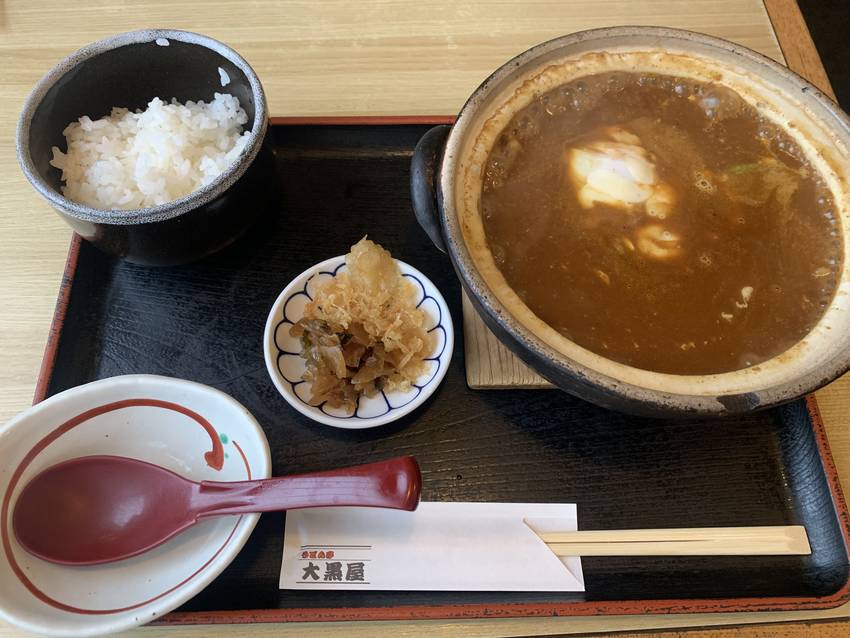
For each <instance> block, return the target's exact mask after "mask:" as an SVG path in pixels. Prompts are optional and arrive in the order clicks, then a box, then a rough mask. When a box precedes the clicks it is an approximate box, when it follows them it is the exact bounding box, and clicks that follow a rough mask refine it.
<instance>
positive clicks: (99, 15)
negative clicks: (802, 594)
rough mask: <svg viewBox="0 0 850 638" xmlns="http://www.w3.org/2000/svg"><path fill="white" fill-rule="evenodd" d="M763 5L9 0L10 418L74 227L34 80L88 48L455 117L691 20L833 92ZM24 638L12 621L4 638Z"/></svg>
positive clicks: (4, 318)
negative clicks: (147, 30) (201, 44)
mask: <svg viewBox="0 0 850 638" xmlns="http://www.w3.org/2000/svg"><path fill="white" fill-rule="evenodd" d="M764 2H766V4H767V7H766V6H765V4H764V3H763V1H762V0H682V1H676V0H654V1H646V2H631V1H629V0H624V1H616V0H588V1H583V0H570V1H557V0H547V1H544V0H539V1H533V2H532V1H529V2H517V1H516V0H506V1H496V0H493V1H490V2H483V1H476V0H465V1H463V2H437V1H424V0H418V1H415V0H414V1H408V2H403V1H393V0H373V1H371V2H366V3H359V2H350V1H348V0H326V1H317V2H311V1H301V2H297V1H287V2H282V1H281V2H275V1H272V0H256V1H243V2H240V1H239V0H203V1H197V2H195V1H191V0H138V1H135V2H134V1H132V0H127V1H122V0H106V1H98V0H83V1H80V2H68V1H67V0H62V1H59V0H36V1H33V0H0V355H2V365H0V421H5V420H7V419H9V418H10V417H12V416H13V415H14V414H15V413H17V412H19V411H20V410H22V409H24V408H25V407H27V405H29V403H30V402H31V399H32V394H33V389H34V387H35V381H36V375H37V372H38V367H39V364H40V360H41V355H42V351H43V348H44V344H45V340H46V336H47V332H48V327H49V325H50V319H51V316H52V313H53V305H54V301H55V298H56V293H57V290H58V287H59V283H60V279H61V275H62V267H63V264H64V260H65V254H66V251H67V247H68V242H69V240H70V231H69V230H68V228H67V227H66V226H65V225H64V224H63V222H61V221H60V220H59V218H58V216H56V215H55V214H54V213H53V212H51V210H50V209H49V207H48V206H47V204H46V203H45V202H44V201H42V200H41V199H40V198H39V197H38V196H37V195H36V193H35V192H34V191H33V190H32V189H31V188H30V186H29V185H28V184H27V183H26V181H25V179H24V177H23V175H22V174H21V172H20V170H19V168H18V165H17V162H16V159H15V151H14V135H15V122H16V119H17V116H18V112H19V110H20V107H21V104H22V102H23V100H24V98H25V97H26V95H27V92H28V91H29V90H30V89H31V87H32V86H33V84H34V83H35V82H36V81H37V80H38V79H39V78H40V77H41V76H42V75H43V74H44V73H45V72H46V71H47V70H48V69H49V68H50V67H51V66H53V65H54V64H55V63H56V62H57V61H58V60H59V59H60V58H62V57H63V56H65V55H67V54H69V53H70V52H72V51H73V50H75V49H77V48H79V47H80V46H82V45H84V44H86V43H88V42H91V41H93V40H97V39H100V38H103V37H106V36H108V35H112V34H114V33H118V32H121V31H129V30H133V29H140V28H144V27H173V28H180V29H188V30H192V31H199V32H201V33H206V34H208V35H211V36H213V37H215V38H218V39H220V40H223V41H224V42H226V43H228V44H230V45H231V46H233V47H234V48H236V49H237V50H238V51H239V52H240V53H241V54H242V55H244V56H245V58H247V60H248V61H249V62H250V63H251V65H252V66H253V67H254V69H255V70H256V71H257V73H258V75H259V76H260V78H261V79H262V81H263V84H264V86H265V89H266V92H267V94H268V97H269V102H270V108H271V113H272V114H273V115H363V114H368V115H378V114H420V115H427V114H430V115H434V114H453V113H456V112H457V111H458V109H459V108H460V106H461V105H462V103H463V102H464V100H465V98H466V97H467V96H468V95H469V94H470V93H471V91H472V90H473V89H474V88H475V87H476V86H477V85H478V83H479V82H480V81H481V80H482V79H483V78H484V77H486V76H487V75H488V74H489V73H490V71H492V70H493V69H495V68H496V67H497V66H499V65H500V64H501V63H503V62H504V61H505V60H507V59H508V58H510V57H512V56H513V55H515V54H517V53H519V52H521V51H523V50H525V49H526V48H528V47H529V46H531V45H533V44H536V43H538V42H542V41H544V40H547V39H549V38H552V37H555V36H558V35H562V34H565V33H569V32H571V31H577V30H581V29H587V28H592V27H600V26H608V25H615V24H653V25H663V26H671V27H681V28H687V29H693V30H696V31H703V32H706V33H710V34H713V35H717V36H721V37H724V38H727V39H730V40H735V41H737V42H739V43H741V44H744V45H746V46H748V47H751V48H753V49H755V50H757V51H760V52H762V53H764V54H766V55H768V56H770V57H772V58H775V59H777V60H780V61H784V62H787V63H788V64H789V65H790V66H791V67H792V68H793V69H795V70H796V71H798V72H799V73H802V74H804V75H807V76H808V77H809V78H810V79H811V80H812V81H813V82H814V83H815V84H818V85H819V86H821V87H822V88H824V89H827V90H828V89H829V84H828V80H827V79H826V76H825V74H824V73H823V68H822V67H821V65H820V61H819V60H818V58H817V54H816V52H815V51H814V48H813V47H812V45H811V40H810V38H809V35H808V31H807V30H806V28H805V24H804V23H803V22H802V19H801V17H800V15H799V11H798V9H797V6H796V4H795V2H794V0H764ZM771 20H772V24H771ZM774 29H775V31H776V33H774ZM777 36H778V38H777ZM817 396H818V401H819V403H820V407H821V411H822V413H823V416H824V420H825V423H826V427H827V431H828V432H829V440H830V444H831V446H832V451H833V455H834V457H835V462H836V465H837V466H838V470H839V474H840V476H841V480H842V483H843V485H844V486H845V487H846V486H850V430H848V429H847V428H845V427H844V424H845V423H846V422H847V420H848V417H850V377H845V378H844V379H843V380H839V381H837V382H836V383H834V384H832V385H831V386H829V387H828V388H825V389H824V390H822V391H820V392H819V393H818V395H817ZM2 462H3V461H2V459H0V463H2ZM846 617H850V605H845V606H844V607H841V608H838V609H833V610H826V611H821V612H812V611H800V612H785V613H769V614H767V613H765V614H752V613H750V614H701V615H679V616H643V617H608V618H536V619H509V620H467V621H455V622H440V621H428V622H384V623H372V624H364V623H322V624H318V623H317V624H309V625H304V624H300V625H250V626H249V625H243V626H235V627H234V626H216V627H209V626H205V627H179V628H178V627H175V628H156V627H149V628H140V629H137V630H134V631H133V632H130V633H131V634H134V635H137V636H140V637H141V638H159V637H162V638H182V637H184V636H185V637H190V636H191V637H195V636H197V637H202V636H203V637H207V636H225V635H227V636H233V635H239V636H242V635H244V636H256V637H260V636H272V635H274V636H288V635H298V636H319V635H321V636H326V637H331V638H332V637H335V636H343V635H344V636H349V637H350V636H355V637H357V636H387V637H390V636H392V637H406V636H426V635H427V636H430V637H432V638H439V637H442V636H452V635H463V636H520V635H555V634H568V633H591V632H612V631H619V632H622V631H632V630H642V631H646V630H653V629H654V630H663V629H665V628H666V629H672V628H682V627H707V626H710V625H721V624H724V625H725V624H731V625H751V624H753V623H766V622H781V623H785V624H780V625H772V626H769V627H765V626H756V627H749V628H747V627H738V628H734V629H728V628H727V629H712V630H700V631H694V632H693V633H688V635H689V636H693V637H694V638H697V637H698V638H707V637H709V636H710V637H713V638H728V637H732V636H734V637H743V636H747V637H755V636H797V635H802V634H805V635H811V636H820V637H827V636H844V635H848V634H850V620H841V619H844V618H846ZM812 621H819V622H812ZM23 635H24V633H23V632H21V631H19V630H16V629H13V628H12V627H9V626H5V625H2V624H0V638H9V637H12V636H15V637H17V636H23ZM630 635H631V634H630ZM640 635H641V636H646V635H647V634H646V633H641V634H640ZM649 635H659V636H661V635H663V636H674V635H679V633H678V632H674V633H664V632H660V633H656V631H653V632H651V634H649Z"/></svg>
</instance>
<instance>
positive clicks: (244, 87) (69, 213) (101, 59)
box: [17, 29, 274, 265]
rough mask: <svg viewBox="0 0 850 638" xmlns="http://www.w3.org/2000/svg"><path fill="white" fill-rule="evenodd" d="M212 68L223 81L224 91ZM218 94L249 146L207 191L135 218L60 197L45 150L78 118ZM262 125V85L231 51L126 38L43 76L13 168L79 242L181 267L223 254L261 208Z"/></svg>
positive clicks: (269, 163) (169, 33)
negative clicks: (233, 110)
mask: <svg viewBox="0 0 850 638" xmlns="http://www.w3.org/2000/svg"><path fill="white" fill-rule="evenodd" d="M219 68H221V69H223V70H224V71H225V73H226V74H227V76H228V77H229V82H228V83H227V84H226V86H222V80H221V76H220V75H219V71H218V69H219ZM217 92H218V93H230V94H232V95H235V96H236V97H238V98H239V102H240V104H241V106H242V108H244V109H245V112H246V113H247V115H248V124H247V125H246V126H245V129H246V130H250V141H249V142H248V145H247V147H246V148H245V150H244V152H243V153H242V155H241V156H240V157H239V158H238V159H237V161H236V162H234V164H233V165H231V166H230V168H228V169H227V170H225V171H224V172H223V173H222V174H221V175H219V176H218V177H217V178H216V179H215V180H213V181H212V182H211V183H210V184H208V185H206V186H204V187H202V188H200V189H199V190H197V191H195V192H193V193H191V194H189V195H187V196H186V197H183V198H181V199H178V200H176V201H173V202H169V203H167V204H162V205H159V206H153V207H150V208H141V209H136V210H100V209H96V208H92V207H90V206H87V205H84V204H79V203H77V202H73V201H71V200H69V199H67V198H65V197H63V195H62V191H61V185H62V182H61V179H60V177H61V172H60V171H59V169H56V168H53V167H52V166H50V164H49V162H50V160H51V158H52V157H53V154H52V152H51V148H52V147H53V146H57V147H59V148H60V149H62V150H65V149H66V148H67V145H66V143H65V138H64V136H63V135H62V131H63V130H64V129H65V127H66V126H67V125H68V124H70V123H71V122H74V121H76V120H77V119H78V118H79V117H81V116H83V115H88V116H90V117H92V119H97V118H100V117H103V116H105V115H108V114H109V113H110V111H111V109H112V107H115V106H120V107H125V108H129V109H131V110H135V109H144V108H145V107H146V106H147V103H148V102H149V101H150V100H151V99H153V98H154V97H160V98H161V99H163V100H165V101H170V100H171V98H177V99H178V100H179V101H180V102H184V103H185V102H186V101H187V100H192V101H197V100H203V101H205V102H208V101H210V100H212V99H213V95H214V94H215V93H217ZM267 126H268V110H267V108H266V98H265V94H264V93H263V87H262V85H261V84H260V81H259V79H258V78H257V76H256V75H255V73H254V71H253V70H252V69H251V67H250V66H249V65H248V63H247V62H246V61H245V60H244V59H243V58H242V57H241V56H240V55H239V54H237V53H236V52H235V51H233V50H232V49H230V48H229V47H227V46H225V45H224V44H222V43H221V42H218V41H216V40H213V39H212V38H208V37H206V36H203V35H198V34H196V33H189V32H187V31H175V30H162V29H157V30H146V31H134V32H131V33H122V34H120V35H116V36H114V37H111V38H107V39H106V40H101V41H99V42H95V43H93V44H90V45H88V46H86V47H84V48H82V49H80V50H79V51H77V52H76V53H73V54H72V55H70V56H69V57H67V58H65V59H64V60H62V61H61V62H60V63H59V64H58V65H56V66H55V67H54V68H53V69H51V70H50V71H49V72H48V73H47V75H45V76H44V78H42V80H41V81H40V82H39V83H38V84H37V85H36V87H35V89H33V91H32V93H31V94H30V96H29V97H28V98H27V101H26V103H25V104H24V108H23V112H22V113H21V116H20V119H19V121H18V131H17V151H18V160H19V162H20V164H21V168H22V169H23V171H24V174H25V175H26V177H27V179H28V180H29V181H30V183H31V184H32V185H33V186H34V187H35V189H36V190H37V191H38V192H39V193H40V194H41V195H42V196H43V197H44V198H45V199H46V200H47V201H48V202H49V203H50V204H51V205H52V206H53V208H55V209H56V211H57V212H58V213H59V214H60V215H61V216H62V218H63V219H64V220H65V221H66V222H68V224H70V225H71V227H72V228H73V229H74V230H75V231H76V232H77V233H79V234H80V235H81V236H82V237H83V238H84V239H87V240H88V241H90V242H92V243H93V244H95V245H96V246H98V247H99V248H101V249H103V250H105V251H106V252H109V253H113V254H115V255H120V256H122V257H125V258H126V259H128V260H129V261H133V262H138V263H144V264H152V265H171V264H179V263H184V262H188V261H192V260H195V259H199V258H200V257H203V256H205V255H208V254H210V253H213V252H215V251H216V250H218V249H220V248H222V247H223V246H226V245H227V244H229V243H230V242H232V241H233V240H234V239H236V238H237V237H238V236H239V235H241V234H242V233H243V232H244V231H245V230H246V229H247V227H248V226H249V225H250V224H251V223H252V222H253V221H254V220H255V219H256V218H257V217H258V216H259V214H260V213H261V212H262V210H263V209H264V207H265V206H266V202H265V199H264V196H265V195H266V194H267V193H268V192H269V188H268V184H269V181H270V180H269V176H270V174H271V172H272V170H273V161H274V160H273V157H272V153H271V151H270V149H269V148H268V147H267V146H266V145H265V144H264V140H265V137H266V130H267ZM21 214H22V215H29V214H31V213H30V212H28V211H21ZM21 223H25V222H24V221H23V220H22V221H21Z"/></svg>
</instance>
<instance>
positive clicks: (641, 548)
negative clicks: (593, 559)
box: [537, 525, 812, 557]
mask: <svg viewBox="0 0 850 638" xmlns="http://www.w3.org/2000/svg"><path fill="white" fill-rule="evenodd" d="M537 535H538V536H539V537H540V538H541V540H543V542H544V543H546V544H547V545H548V546H549V549H551V550H552V551H553V552H554V553H555V554H556V555H557V556H559V557H567V556H767V555H783V554H784V555H793V554H796V555H800V554H811V553H812V550H811V547H810V546H809V538H808V536H807V535H806V528H805V527H803V526H802V525H786V526H765V527H691V528H677V529H628V530H610V531H584V532H544V533H539V532H537Z"/></svg>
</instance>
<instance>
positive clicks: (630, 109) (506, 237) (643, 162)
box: [412, 27, 850, 416]
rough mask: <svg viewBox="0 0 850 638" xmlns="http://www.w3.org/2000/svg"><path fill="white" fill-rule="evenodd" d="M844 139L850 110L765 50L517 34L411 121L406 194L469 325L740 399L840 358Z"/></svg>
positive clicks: (794, 386) (681, 398)
mask: <svg viewBox="0 0 850 638" xmlns="http://www.w3.org/2000/svg"><path fill="white" fill-rule="evenodd" d="M848 150H850V119H848V117H847V116H846V115H845V114H844V113H842V112H841V111H840V110H839V109H838V107H837V106H836V105H835V104H834V103H833V102H831V101H830V100H829V99H828V98H826V97H825V96H824V95H823V94H821V93H820V92H819V91H817V89H816V88H815V87H813V86H812V85H810V84H808V83H807V82H806V81H805V80H803V79H802V78H800V77H798V76H796V75H795V74H793V73H792V72H791V71H789V70H788V69H787V68H784V67H782V66H780V65H778V64H776V63H774V62H773V61H771V60H768V59H766V58H764V57H763V56H760V55H758V54H756V53H754V52H752V51H748V50H746V49H744V48H742V47H740V46H738V45H735V44H733V43H729V42H725V41H723V40H718V39H716V38H712V37H710V36H705V35H702V34H696V33H691V32H686V31H678V30H674V29H663V28H656V27H616V28H610V29H599V30H594V31H588V32H582V33H576V34H572V35H569V36H564V37H562V38H558V39H556V40H552V41H550V42H546V43H543V44H541V45H539V46H537V47H534V48H532V49H530V50H528V51H526V52H525V53H523V54H521V55H519V56H517V57H516V58H514V59H513V60H511V61H509V62H508V63H506V64H505V65H504V66H502V67H501V68H500V69H498V70H497V71H496V72H495V73H494V74H493V75H492V76H491V77H490V78H488V79H487V80H486V81H485V82H484V83H483V84H482V85H481V86H480V87H479V88H478V89H477V90H476V92H475V93H474V94H473V95H472V96H471V97H470V99H469V100H468V101H467V103H466V104H465V106H464V108H463V110H462V111H461V113H460V115H459V116H458V118H457V121H456V123H455V124H454V126H452V127H451V129H450V130H449V129H448V127H445V128H443V129H442V130H441V129H439V128H436V129H432V131H429V133H428V134H426V136H424V137H423V139H422V141H421V142H420V144H419V146H418V147H417V152H416V153H415V154H414V161H413V166H412V185H413V197H414V207H415V209H416V212H417V217H418V218H419V219H420V221H421V222H422V224H423V226H424V227H425V229H426V231H428V233H429V236H431V238H432V239H434V241H435V243H437V244H438V245H439V246H442V247H444V248H445V249H446V250H447V252H449V253H450V254H451V257H452V262H453V264H454V266H455V269H456V270H457V272H458V275H459V276H460V278H461V279H462V281H463V283H464V287H465V289H466V291H467V293H468V295H469V298H470V300H471V301H472V304H473V306H474V307H475V308H476V309H477V310H478V311H479V313H480V314H481V316H482V317H483V319H484V321H485V322H486V323H487V325H488V327H490V328H491V330H493V332H494V333H495V334H496V336H497V337H499V338H500V339H501V340H502V341H503V342H504V343H505V344H506V345H507V346H508V347H510V348H511V349H512V350H513V351H514V352H515V353H516V354H518V355H519V356H520V357H521V358H522V359H523V360H525V362H526V363H528V364H529V365H531V367H533V368H534V369H535V370H536V371H537V372H539V373H540V374H542V375H543V376H545V377H546V378H548V379H549V380H550V381H552V382H553V383H555V384H556V385H558V386H559V387H561V388H563V389H565V390H568V391H570V392H573V393H574V394H576V395H578V396H580V397H583V398H586V399H589V400H591V401H594V402H596V403H599V404H600V405H603V406H606V407H612V408H617V409H621V410H625V411H631V412H637V413H641V414H652V415H658V416H661V415H663V416H673V415H676V414H682V413H695V412H697V413H710V414H729V413H742V412H748V411H751V410H754V409H760V408H764V407H768V406H771V405H776V404H778V403H781V402H784V401H788V400H791V399H794V398H796V397H799V396H801V395H802V394H804V393H806V392H809V391H811V390H813V389H816V388H817V387H819V386H821V385H823V384H824V383H826V382H828V381H830V380H832V379H834V378H836V377H837V376H839V375H840V374H842V373H843V372H845V371H846V370H847V369H848V366H850V272H848V263H847V261H848V260H847V259H846V258H845V255H846V253H847V247H848V243H850V232H848V219H847V217H848V214H850V166H848V164H847V162H846V157H847V156H848ZM429 174H430V175H434V174H436V180H435V183H434V187H433V188H432V191H431V192H430V193H429V190H428V188H429V185H428V176H429Z"/></svg>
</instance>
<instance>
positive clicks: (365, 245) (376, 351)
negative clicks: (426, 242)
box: [290, 237, 433, 411]
mask: <svg viewBox="0 0 850 638" xmlns="http://www.w3.org/2000/svg"><path fill="white" fill-rule="evenodd" d="M345 263H346V266H347V271H344V272H340V273H338V274H337V275H336V276H335V277H333V278H332V279H330V280H328V281H326V282H325V283H324V284H322V285H320V286H319V287H318V288H317V289H316V290H315V292H314V293H313V297H312V299H311V301H309V302H308V303H307V305H306V306H305V308H304V315H303V317H302V318H301V319H300V320H299V321H298V322H297V323H295V324H294V325H293V326H292V328H291V329H290V334H291V335H292V336H293V337H298V338H299V339H300V341H301V356H302V357H304V359H306V362H307V365H306V371H305V373H304V380H305V381H309V382H310V384H311V396H310V403H311V404H312V405H314V406H317V405H321V404H323V403H327V404H328V405H329V406H330V407H332V408H344V409H345V410H349V411H353V410H354V409H355V408H356V406H357V400H358V398H359V396H360V395H365V396H367V397H372V396H374V395H375V394H377V393H378V392H379V391H382V390H386V391H393V390H400V391H403V392H406V391H408V390H410V388H411V384H412V383H414V382H415V381H416V380H417V378H418V377H420V376H421V375H422V374H423V373H424V372H425V371H426V362H425V357H428V356H430V354H431V353H432V350H433V343H432V341H433V337H432V335H431V334H429V333H428V332H427V331H426V329H425V319H426V317H425V312H424V311H423V310H422V309H420V308H418V307H417V305H416V301H415V299H416V293H417V291H416V288H415V286H414V284H413V283H412V282H411V281H409V280H408V279H406V278H405V277H403V276H402V274H401V271H400V270H399V267H398V264H396V262H395V260H394V259H393V258H392V256H391V255H390V253H389V252H388V251H387V250H385V249H384V248H382V247H381V246H379V245H377V244H375V243H374V242H372V241H370V240H368V239H366V238H365V237H364V238H363V239H361V240H360V241H359V242H357V243H356V244H355V245H354V246H352V247H351V252H349V253H348V254H347V255H346V256H345Z"/></svg>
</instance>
